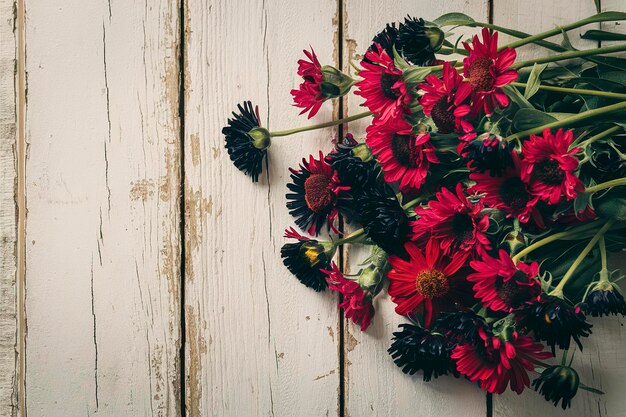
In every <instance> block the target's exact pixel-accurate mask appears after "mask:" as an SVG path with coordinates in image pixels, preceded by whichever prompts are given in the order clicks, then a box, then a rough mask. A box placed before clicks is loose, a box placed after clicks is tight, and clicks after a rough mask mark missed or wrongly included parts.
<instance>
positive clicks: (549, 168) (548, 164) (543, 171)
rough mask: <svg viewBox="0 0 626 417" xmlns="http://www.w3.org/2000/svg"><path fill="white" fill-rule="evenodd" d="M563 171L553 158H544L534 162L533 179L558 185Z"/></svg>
mask: <svg viewBox="0 0 626 417" xmlns="http://www.w3.org/2000/svg"><path fill="white" fill-rule="evenodd" d="M564 176H565V173H564V172H563V170H562V169H561V167H560V166H559V163H558V161H555V160H554V159H544V160H543V161H541V162H539V163H537V164H535V167H534V169H533V179H536V180H539V181H541V182H542V183H544V184H546V185H560V184H561V182H563V177H564Z"/></svg>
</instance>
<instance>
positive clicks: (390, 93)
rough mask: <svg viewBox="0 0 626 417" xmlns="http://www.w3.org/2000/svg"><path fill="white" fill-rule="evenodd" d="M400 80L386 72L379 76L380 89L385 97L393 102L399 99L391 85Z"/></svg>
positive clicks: (397, 76)
mask: <svg viewBox="0 0 626 417" xmlns="http://www.w3.org/2000/svg"><path fill="white" fill-rule="evenodd" d="M399 79H400V76H399V75H397V74H389V73H388V72H386V71H383V73H382V74H381V75H380V89H381V90H382V91H383V94H384V95H385V97H387V98H389V99H392V100H395V99H397V98H398V97H400V94H398V92H397V89H395V88H393V85H394V84H395V83H396V81H398V80H399Z"/></svg>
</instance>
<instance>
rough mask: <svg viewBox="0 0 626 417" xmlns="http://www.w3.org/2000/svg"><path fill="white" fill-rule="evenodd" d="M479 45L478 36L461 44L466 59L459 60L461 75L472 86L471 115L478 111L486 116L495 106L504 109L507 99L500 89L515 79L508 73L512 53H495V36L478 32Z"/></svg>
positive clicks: (512, 73) (515, 77)
mask: <svg viewBox="0 0 626 417" xmlns="http://www.w3.org/2000/svg"><path fill="white" fill-rule="evenodd" d="M482 38H483V40H482V42H481V41H480V40H479V39H478V35H475V36H474V39H473V41H472V44H471V45H469V44H468V43H467V42H464V43H463V46H464V47H465V49H466V50H467V51H468V52H469V56H468V57H466V58H465V59H464V60H463V75H464V76H465V78H466V79H467V81H468V82H469V83H470V85H471V86H472V89H473V90H474V93H473V95H472V114H473V115H476V114H478V112H479V111H480V109H481V108H484V110H485V113H486V114H488V115H490V114H492V113H493V109H494V108H495V107H497V106H498V105H500V106H502V107H506V106H508V104H509V98H508V97H507V95H506V94H505V93H504V91H502V88H501V87H504V86H505V85H507V84H509V83H510V82H513V81H515V80H516V79H517V71H515V70H514V69H510V67H511V65H512V64H513V62H514V61H515V57H516V53H515V49H511V48H505V49H503V50H502V51H500V52H498V32H494V34H493V35H491V34H490V33H489V30H488V29H487V28H484V29H483V30H482Z"/></svg>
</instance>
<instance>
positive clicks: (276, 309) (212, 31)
mask: <svg viewBox="0 0 626 417" xmlns="http://www.w3.org/2000/svg"><path fill="white" fill-rule="evenodd" d="M185 9H186V27H187V28H188V33H186V40H185V49H186V57H187V59H186V62H187V67H186V68H185V122H186V123H185V162H186V163H185V167H186V172H185V212H186V219H187V222H186V225H185V227H186V230H185V232H186V233H185V242H186V259H185V265H186V276H185V280H186V283H185V288H186V294H185V301H186V303H185V312H186V323H187V332H186V338H187V349H186V369H187V375H188V378H187V381H186V393H187V398H186V401H187V412H188V415H189V416H204V415H207V416H208V415H215V416H274V415H275V416H291V415H302V416H323V415H337V414H338V410H337V404H338V392H339V391H338V390H339V362H338V352H337V346H338V313H337V310H336V307H335V304H336V302H337V299H336V297H335V296H334V295H332V294H330V293H328V292H327V293H322V294H319V293H315V292H314V291H312V290H310V289H308V288H305V287H304V286H303V285H301V284H300V283H299V282H298V281H297V280H296V278H295V277H293V276H292V275H291V274H290V273H289V272H288V271H287V270H286V269H285V267H284V266H283V265H282V262H281V260H280V248H281V246H282V245H283V243H284V242H285V239H284V238H283V237H282V234H283V230H284V229H285V227H287V226H292V225H294V224H293V219H292V218H291V217H290V216H289V214H288V212H287V209H286V207H285V192H286V190H287V188H286V183H287V182H288V181H289V175H288V170H287V169H288V167H295V166H297V164H298V163H299V162H300V160H301V158H302V157H304V156H307V155H308V154H309V153H315V154H317V151H318V150H319V149H322V150H324V151H325V152H327V151H329V150H330V149H331V147H332V142H331V141H332V139H333V136H334V135H335V133H334V132H335V131H334V130H333V129H326V130H321V131H314V132H309V133H306V134H299V135H297V136H289V137H284V138H276V139H275V140H274V141H273V144H272V146H271V148H270V150H269V167H270V168H269V172H267V173H266V172H264V173H263V174H262V178H261V180H260V182H259V183H257V184H253V183H252V182H251V180H250V178H249V177H246V176H244V175H243V174H242V173H241V172H239V171H237V170H236V169H235V167H234V166H233V165H232V163H231V161H230V160H229V158H228V154H227V152H226V151H225V150H224V138H223V136H222V134H221V129H222V126H224V125H225V123H226V119H227V117H229V116H230V113H231V112H232V111H233V110H235V109H236V104H237V103H241V102H242V101H244V100H252V102H253V103H254V104H256V105H259V108H260V115H261V120H262V123H263V124H264V125H265V126H269V128H270V130H282V129H285V128H289V127H293V126H302V125H306V124H308V123H312V122H322V121H327V120H330V119H331V117H332V106H331V105H330V103H327V104H326V105H325V106H324V108H323V109H322V110H321V111H320V113H319V114H318V115H317V116H316V117H315V118H314V119H312V120H311V121H309V122H307V121H306V118H305V117H297V114H298V110H297V109H296V108H294V107H292V106H291V96H290V95H289V90H290V89H291V88H294V87H295V86H296V85H297V84H298V83H300V80H299V79H298V76H297V74H296V70H297V60H298V59H300V58H301V57H302V56H303V54H302V52H301V51H302V49H304V48H308V47H309V45H311V46H313V48H314V49H315V51H316V53H317V54H318V57H319V59H320V61H321V62H322V63H330V64H332V63H333V62H334V61H333V56H334V53H335V51H334V48H333V45H335V43H334V36H335V32H336V24H337V23H336V22H337V16H336V9H337V4H336V2H335V1H334V0H323V1H319V2H315V3H311V2H309V1H306V0H295V1H294V0H291V1H287V0H274V1H267V2H266V1H260V0H259V1H252V2H248V3H246V5H245V7H242V3H240V2H224V1H210V2H208V3H207V2H205V1H199V0H188V1H187V3H186V7H185Z"/></svg>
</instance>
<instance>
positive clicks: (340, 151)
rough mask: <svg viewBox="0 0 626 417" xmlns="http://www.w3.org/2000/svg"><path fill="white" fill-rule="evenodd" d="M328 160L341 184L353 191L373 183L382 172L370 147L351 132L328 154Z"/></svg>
mask: <svg viewBox="0 0 626 417" xmlns="http://www.w3.org/2000/svg"><path fill="white" fill-rule="evenodd" d="M326 161H328V163H329V164H330V166H331V167H333V169H334V170H335V171H337V174H338V175H339V180H340V181H341V184H342V185H347V186H349V187H350V188H351V190H352V191H354V190H358V189H361V188H363V187H366V186H368V185H370V184H373V183H374V182H375V181H376V177H377V176H378V174H379V173H380V168H379V166H378V164H377V163H376V160H375V159H374V157H373V156H372V152H371V150H370V148H369V147H368V146H367V145H366V144H365V143H358V142H357V141H356V140H354V137H353V136H352V134H350V133H348V134H347V135H346V137H345V138H344V140H343V141H342V142H341V143H338V144H337V145H336V146H335V150H334V151H333V152H331V153H330V154H328V155H327V156H326Z"/></svg>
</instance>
